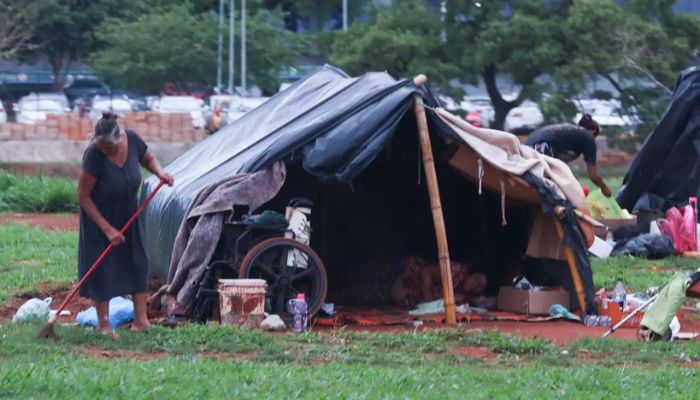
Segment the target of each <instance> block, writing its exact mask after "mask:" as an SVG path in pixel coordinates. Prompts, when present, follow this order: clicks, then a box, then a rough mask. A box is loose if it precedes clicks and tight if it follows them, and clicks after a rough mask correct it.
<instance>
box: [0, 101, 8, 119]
mask: <svg viewBox="0 0 700 400" xmlns="http://www.w3.org/2000/svg"><path fill="white" fill-rule="evenodd" d="M5 122H7V112H5V108H4V107H3V106H2V102H1V101H0V124H4V123H5Z"/></svg>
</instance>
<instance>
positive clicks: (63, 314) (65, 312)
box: [49, 310, 72, 317]
mask: <svg viewBox="0 0 700 400" xmlns="http://www.w3.org/2000/svg"><path fill="white" fill-rule="evenodd" d="M54 315H56V310H51V311H49V316H50V317H52V316H54ZM71 315H72V313H71V312H70V310H62V311H61V314H59V315H58V316H59V317H70V316H71Z"/></svg>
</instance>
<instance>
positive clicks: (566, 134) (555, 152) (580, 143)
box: [525, 114, 612, 197]
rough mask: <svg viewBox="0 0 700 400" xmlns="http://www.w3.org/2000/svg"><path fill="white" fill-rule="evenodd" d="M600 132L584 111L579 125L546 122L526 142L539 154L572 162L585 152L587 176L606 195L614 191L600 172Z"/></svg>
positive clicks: (596, 124) (591, 118)
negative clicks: (598, 163) (598, 144)
mask: <svg viewBox="0 0 700 400" xmlns="http://www.w3.org/2000/svg"><path fill="white" fill-rule="evenodd" d="M599 134H600V126H599V125H598V123H597V122H596V121H595V120H594V119H593V117H591V115H590V114H583V116H582V117H581V119H580V120H579V122H578V126H577V125H573V124H555V125H547V126H543V127H541V128H538V129H536V130H535V131H533V132H532V133H531V134H530V135H529V136H528V138H527V140H526V141H525V144H526V145H528V146H530V147H532V148H534V149H535V150H536V151H538V152H539V153H542V154H544V155H547V156H550V157H554V158H557V159H559V160H562V161H564V162H569V161H572V160H575V159H576V158H578V157H579V156H580V155H581V154H583V160H584V161H585V162H586V171H587V172H588V177H589V178H590V179H591V181H593V183H594V184H595V185H596V186H598V187H599V188H600V190H601V191H602V192H603V194H604V195H605V196H606V197H610V196H612V191H611V190H610V188H609V187H608V185H606V184H605V181H603V178H601V177H600V175H599V174H598V168H597V167H596V155H597V151H598V149H597V146H596V143H595V138H596V137H597V136H598V135H599Z"/></svg>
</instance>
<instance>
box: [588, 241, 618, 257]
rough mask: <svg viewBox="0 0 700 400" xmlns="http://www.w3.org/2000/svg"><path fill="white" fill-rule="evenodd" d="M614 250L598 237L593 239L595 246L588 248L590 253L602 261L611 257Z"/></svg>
mask: <svg viewBox="0 0 700 400" xmlns="http://www.w3.org/2000/svg"><path fill="white" fill-rule="evenodd" d="M612 250H613V246H612V245H611V244H610V243H608V242H606V241H605V240H603V239H601V238H599V237H598V236H596V237H595V238H594V239H593V244H592V245H591V247H589V248H588V252H589V253H591V254H593V255H594V256H596V257H598V258H602V259H605V258H608V257H610V253H612Z"/></svg>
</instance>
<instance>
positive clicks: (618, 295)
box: [613, 278, 627, 310]
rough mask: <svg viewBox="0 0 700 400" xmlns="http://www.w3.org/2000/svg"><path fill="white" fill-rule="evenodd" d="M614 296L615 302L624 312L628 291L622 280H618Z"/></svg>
mask: <svg viewBox="0 0 700 400" xmlns="http://www.w3.org/2000/svg"><path fill="white" fill-rule="evenodd" d="M613 296H614V301H615V302H616V303H617V304H619V305H620V310H624V308H625V299H626V298H627V290H626V289H625V285H623V284H622V278H618V279H617V285H615V290H614V291H613Z"/></svg>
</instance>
